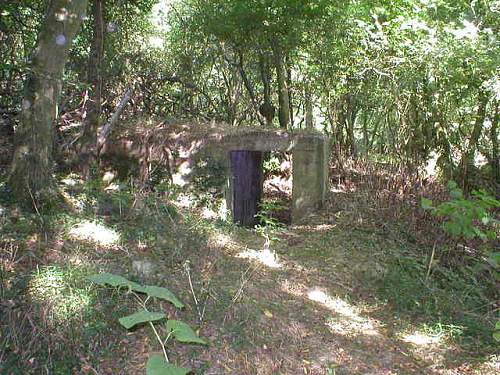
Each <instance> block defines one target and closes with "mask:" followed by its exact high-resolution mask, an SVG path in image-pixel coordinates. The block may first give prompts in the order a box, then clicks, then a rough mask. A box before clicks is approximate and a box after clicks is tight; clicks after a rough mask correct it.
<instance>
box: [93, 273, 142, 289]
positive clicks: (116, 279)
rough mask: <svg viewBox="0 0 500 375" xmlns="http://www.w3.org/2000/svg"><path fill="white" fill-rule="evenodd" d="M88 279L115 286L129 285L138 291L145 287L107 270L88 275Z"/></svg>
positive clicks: (99, 283)
mask: <svg viewBox="0 0 500 375" xmlns="http://www.w3.org/2000/svg"><path fill="white" fill-rule="evenodd" d="M88 280H90V281H92V282H93V283H96V284H98V285H103V286H104V285H106V284H107V285H111V286H114V287H128V288H130V289H133V290H136V291H138V292H140V291H141V290H142V289H143V288H142V286H140V285H139V284H137V283H135V282H133V281H130V280H127V279H126V278H124V277H122V276H119V275H114V274H112V273H107V272H103V273H98V274H95V275H91V276H89V277H88Z"/></svg>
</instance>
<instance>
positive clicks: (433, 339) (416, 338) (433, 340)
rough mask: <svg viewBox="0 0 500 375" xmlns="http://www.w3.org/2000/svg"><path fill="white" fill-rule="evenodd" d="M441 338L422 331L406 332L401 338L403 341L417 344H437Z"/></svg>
mask: <svg viewBox="0 0 500 375" xmlns="http://www.w3.org/2000/svg"><path fill="white" fill-rule="evenodd" d="M441 339H442V336H439V335H438V336H435V335H429V334H426V333H422V332H414V333H412V334H407V335H404V336H403V337H402V340H403V341H404V342H407V343H409V344H413V345H418V346H424V345H432V344H439V343H440V341H441Z"/></svg>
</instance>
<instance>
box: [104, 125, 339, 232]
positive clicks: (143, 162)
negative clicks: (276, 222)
mask: <svg viewBox="0 0 500 375" xmlns="http://www.w3.org/2000/svg"><path fill="white" fill-rule="evenodd" d="M136 129H137V130H136V131H135V132H134V133H130V134H125V135H122V136H121V137H120V138H118V139H116V140H114V141H113V142H112V143H110V144H109V145H107V147H106V152H107V153H108V154H109V155H108V156H113V155H116V156H118V157H119V158H118V159H120V160H121V159H123V157H124V156H126V157H128V158H132V159H135V160H137V162H138V167H139V170H140V171H141V173H140V175H141V179H142V180H143V181H147V180H151V178H152V173H153V172H154V171H155V170H156V171H158V170H163V171H166V172H167V174H168V175H169V176H170V177H171V181H172V182H173V183H174V184H176V185H180V186H183V187H184V188H186V189H189V187H190V186H191V187H193V188H194V189H195V190H196V189H199V188H201V189H202V190H203V189H206V188H207V185H208V186H212V187H213V186H215V187H216V189H217V191H218V192H219V193H220V194H221V195H222V194H223V195H224V197H225V202H226V209H225V213H226V214H225V216H226V217H225V219H226V220H232V221H234V222H237V223H239V224H241V225H246V226H251V225H253V224H254V223H255V220H254V215H255V213H256V212H257V211H256V210H257V209H258V204H259V201H260V198H261V194H262V183H263V179H262V159H263V153H267V152H284V153H289V154H291V158H292V161H293V162H292V193H291V220H290V221H291V223H292V224H293V223H298V222H300V221H301V220H302V219H303V218H304V217H305V216H307V214H308V213H310V212H311V211H314V210H316V209H318V208H321V206H322V205H323V203H324V201H325V197H326V193H327V181H328V155H329V152H328V139H327V138H326V137H325V136H324V135H323V134H322V133H319V132H315V131H308V130H307V131H306V130H304V131H302V130H301V131H294V132H288V131H283V130H279V129H269V128H257V127H244V126H241V127H230V126H227V125H224V124H218V123H205V124H196V123H194V124H191V123H168V122H163V123H159V124H157V125H150V124H148V126H144V127H143V128H141V127H136ZM158 167H161V168H158ZM207 180H210V183H208V184H207ZM200 181H201V183H200ZM210 189H211V188H210ZM219 193H218V194H219Z"/></svg>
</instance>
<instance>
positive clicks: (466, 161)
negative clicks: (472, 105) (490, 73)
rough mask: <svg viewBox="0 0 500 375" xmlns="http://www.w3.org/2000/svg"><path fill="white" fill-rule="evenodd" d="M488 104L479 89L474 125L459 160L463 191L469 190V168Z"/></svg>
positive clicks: (471, 166)
mask: <svg viewBox="0 0 500 375" xmlns="http://www.w3.org/2000/svg"><path fill="white" fill-rule="evenodd" d="M487 104H488V96H487V95H486V93H485V92H483V91H481V92H480V93H479V104H478V109H477V114H476V121H475V123H474V127H473V128H472V133H471V136H470V138H469V142H468V144H467V149H466V150H465V151H464V153H463V155H462V160H461V162H460V167H461V169H462V170H461V174H462V179H463V180H462V181H463V182H462V187H463V189H464V190H465V191H468V190H469V184H468V175H469V172H470V169H471V168H473V167H474V155H475V153H476V149H477V145H478V142H479V138H481V133H482V131H483V127H484V120H485V118H486V105H487Z"/></svg>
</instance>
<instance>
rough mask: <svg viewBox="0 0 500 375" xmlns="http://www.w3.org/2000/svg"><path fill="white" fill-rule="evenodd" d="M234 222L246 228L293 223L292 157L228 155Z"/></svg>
mask: <svg viewBox="0 0 500 375" xmlns="http://www.w3.org/2000/svg"><path fill="white" fill-rule="evenodd" d="M229 159H230V166H231V182H232V189H231V194H232V214H233V215H232V216H233V222H234V223H236V224H239V225H242V226H246V227H253V226H255V225H257V224H268V223H269V222H274V223H282V224H286V225H288V224H290V222H291V203H292V202H291V192H292V173H291V154H290V153H286V152H262V151H250V150H234V151H230V152H229Z"/></svg>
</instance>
